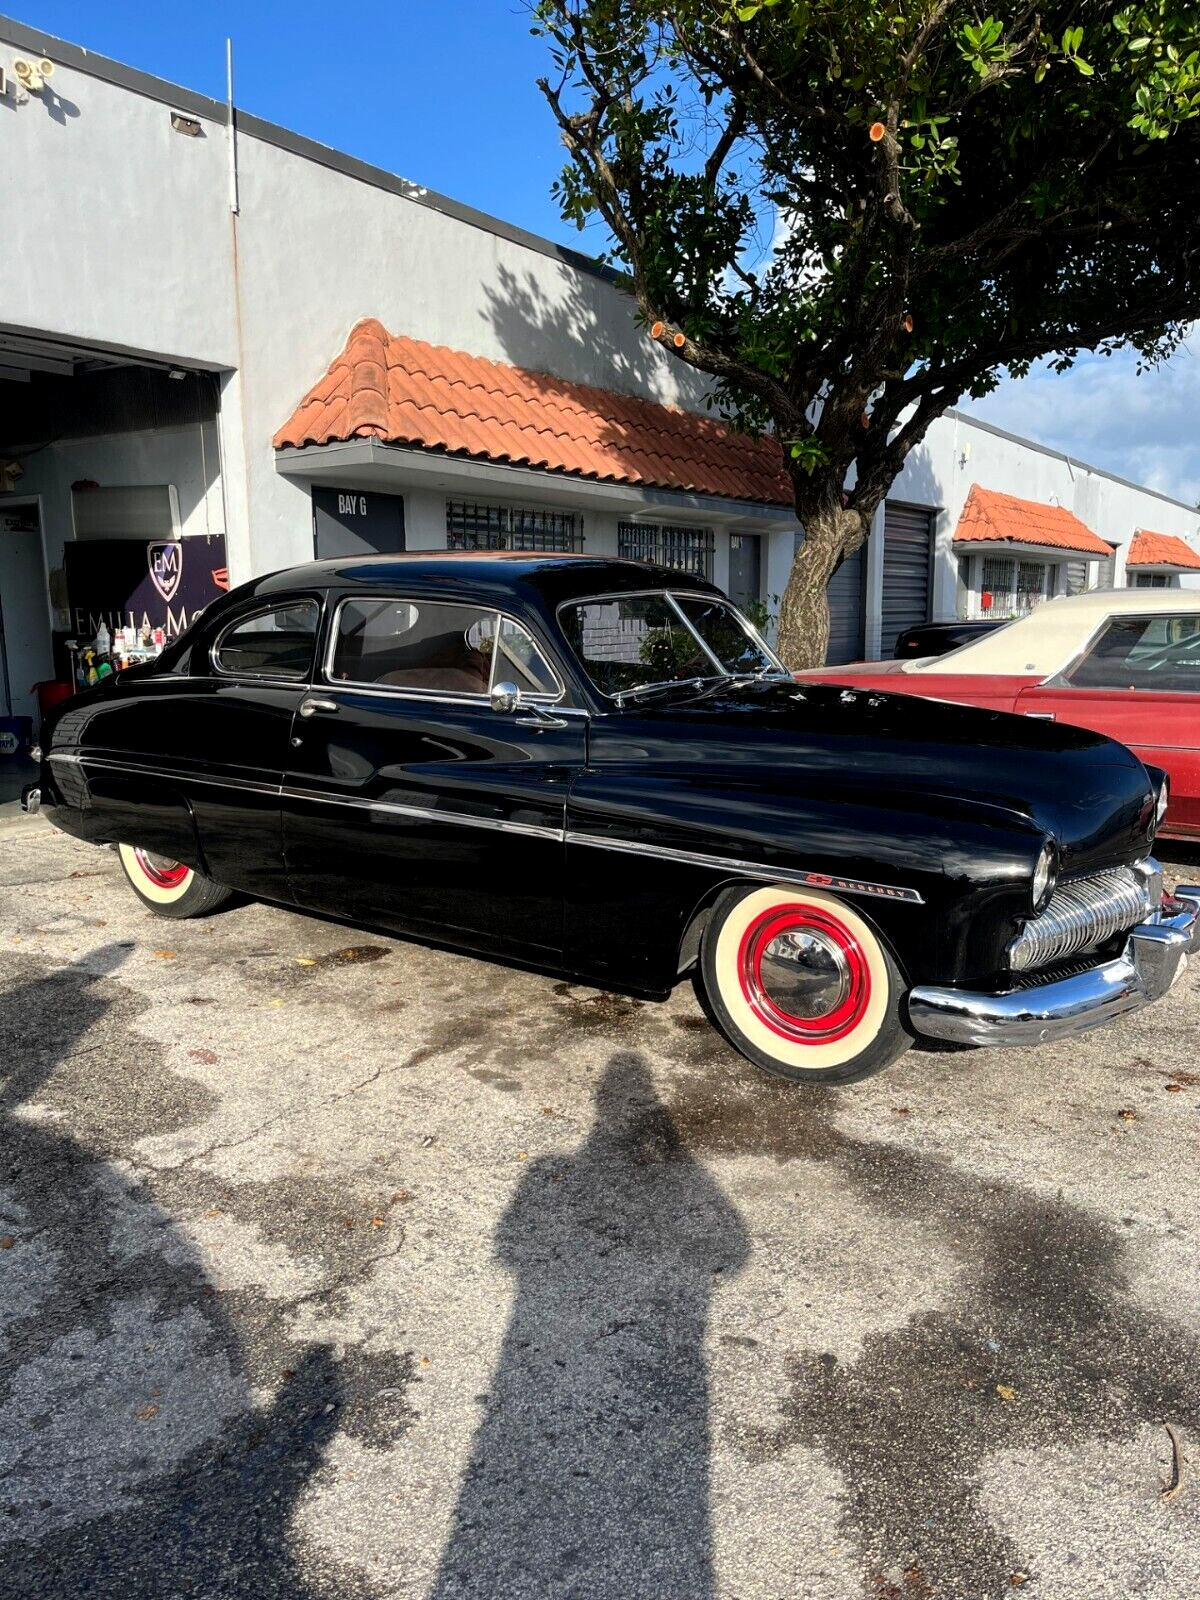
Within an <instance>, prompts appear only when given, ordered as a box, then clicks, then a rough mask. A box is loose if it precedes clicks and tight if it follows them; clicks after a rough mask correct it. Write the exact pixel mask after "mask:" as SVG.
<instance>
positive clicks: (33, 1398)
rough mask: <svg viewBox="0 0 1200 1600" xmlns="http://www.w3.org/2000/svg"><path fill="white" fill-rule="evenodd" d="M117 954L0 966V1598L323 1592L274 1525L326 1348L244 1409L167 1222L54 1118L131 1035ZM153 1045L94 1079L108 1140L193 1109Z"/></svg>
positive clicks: (318, 1454) (332, 1586) (343, 1372)
mask: <svg viewBox="0 0 1200 1600" xmlns="http://www.w3.org/2000/svg"><path fill="white" fill-rule="evenodd" d="M122 959H123V951H121V950H120V949H119V948H117V947H110V948H108V949H105V950H101V951H98V952H95V953H93V954H92V955H91V956H89V958H88V962H87V965H86V967H85V966H83V965H81V964H80V965H74V966H71V967H67V968H62V969H57V970H56V969H53V968H49V967H46V966H43V965H42V964H41V963H40V962H34V961H29V960H21V961H20V963H19V965H18V964H17V961H16V959H15V958H12V957H10V958H9V962H8V963H6V975H7V976H9V977H10V978H11V976H12V975H13V974H14V972H16V973H17V974H19V979H18V982H17V983H16V984H11V983H10V985H8V986H6V987H7V992H6V993H5V994H4V995H3V997H2V999H0V1222H2V1226H0V1233H3V1234H4V1235H5V1236H6V1237H7V1238H8V1240H9V1243H8V1244H7V1245H6V1247H5V1251H4V1255H3V1256H2V1257H0V1329H2V1330H3V1332H2V1336H0V1470H2V1472H3V1487H2V1488H0V1556H2V1558H3V1559H2V1560H0V1596H3V1597H6V1600H7V1597H13V1600H17V1597H19V1600H32V1597H33V1596H37V1597H39V1600H41V1597H45V1596H47V1595H54V1596H56V1597H62V1600H67V1597H75V1596H81V1597H82V1596H85V1595H86V1596H88V1597H89V1600H90V1597H96V1596H112V1597H114V1600H115V1597H117V1596H120V1597H121V1600H129V1597H133V1596H142V1595H145V1596H150V1595H153V1596H154V1597H155V1600H160V1597H174V1596H184V1595H189V1596H204V1597H205V1600H214V1597H223V1596H229V1597H232V1596H238V1597H247V1596H254V1597H255V1600H265V1597H272V1600H317V1597H318V1596H325V1595H332V1594H336V1595H337V1596H338V1597H339V1600H342V1597H344V1596H348V1595H354V1594H358V1593H361V1592H362V1591H361V1590H360V1588H359V1587H358V1586H357V1584H356V1583H355V1582H354V1581H353V1580H352V1579H347V1578H346V1577H345V1576H344V1575H339V1576H338V1578H337V1580H336V1582H332V1583H327V1582H326V1581H325V1577H327V1574H326V1575H325V1577H323V1576H322V1574H320V1573H318V1574H317V1575H316V1576H315V1577H314V1576H313V1575H312V1574H311V1573H309V1572H307V1571H305V1570H301V1566H300V1564H299V1563H298V1560H297V1559H296V1557H295V1554H294V1548H293V1543H292V1541H291V1539H290V1537H289V1522H290V1520H291V1518H292V1516H293V1514H294V1512H295V1509H296V1506H297V1503H298V1501H299V1500H300V1498H301V1496H302V1494H303V1493H304V1491H305V1489H306V1487H307V1486H308V1484H309V1482H310V1480H311V1478H312V1475H313V1473H314V1472H315V1471H316V1470H317V1468H318V1467H319V1465H320V1463H321V1460H322V1457H323V1452H324V1449H325V1446H326V1444H327V1443H328V1441H329V1439H330V1437H331V1435H332V1434H333V1433H334V1431H335V1429H337V1428H338V1427H339V1426H340V1425H342V1423H341V1419H340V1417H339V1409H340V1405H341V1399H342V1391H343V1388H344V1386H345V1384H346V1382H347V1377H348V1373H347V1367H346V1365H345V1364H340V1363H335V1361H334V1359H333V1355H332V1352H331V1351H330V1349H329V1348H328V1347H325V1346H309V1347H308V1348H307V1349H306V1350H304V1351H303V1352H297V1356H296V1358H295V1365H294V1368H293V1370H292V1371H291V1373H290V1374H285V1375H280V1376H281V1378H282V1381H281V1382H280V1383H279V1386H278V1389H277V1392H276V1395H275V1398H274V1399H272V1400H271V1401H269V1402H268V1403H267V1404H266V1405H264V1406H261V1407H259V1406H256V1405H255V1404H254V1397H253V1393H252V1385H251V1379H250V1376H249V1375H248V1371H247V1363H246V1360H245V1352H244V1351H243V1349H242V1346H241V1342H240V1340H239V1334H238V1329H237V1327H236V1326H235V1325H234V1323H233V1321H232V1320H231V1319H230V1317H229V1316H228V1315H227V1313H226V1312H225V1310H224V1309H223V1308H222V1303H221V1298H220V1297H219V1296H218V1295H217V1294H216V1292H215V1291H214V1289H213V1287H212V1286H211V1285H210V1284H209V1283H208V1282H207V1280H206V1278H205V1274H204V1271H203V1269H202V1266H201V1264H200V1262H199V1260H198V1259H197V1257H196V1255H195V1253H194V1250H193V1248H192V1246H191V1244H190V1241H189V1240H188V1238H187V1236H186V1234H185V1233H184V1232H182V1231H181V1230H180V1229H179V1228H178V1227H177V1225H176V1224H175V1222H174V1220H173V1219H172V1217H171V1216H170V1215H169V1214H168V1213H166V1212H164V1211H163V1210H162V1208H161V1207H159V1206H157V1205H156V1204H155V1202H154V1200H153V1198H152V1197H151V1196H150V1194H149V1192H148V1190H147V1189H146V1188H145V1187H144V1186H143V1185H142V1184H141V1182H140V1181H139V1180H138V1179H136V1178H135V1177H132V1176H130V1173H129V1170H128V1168H124V1167H118V1166H114V1165H113V1164H112V1163H111V1162H110V1161H108V1160H105V1159H104V1156H103V1153H102V1152H101V1151H98V1150H97V1149H94V1148H91V1147H90V1146H89V1145H88V1144H87V1143H85V1142H83V1141H82V1140H80V1139H79V1138H78V1137H76V1136H75V1130H74V1129H70V1124H71V1123H72V1122H74V1121H75V1120H76V1118H78V1119H79V1120H81V1121H83V1122H84V1123H86V1122H87V1120H88V1118H89V1116H104V1115H108V1116H110V1117H111V1116H112V1113H113V1108H112V1107H111V1106H108V1107H107V1108H100V1107H98V1105H97V1102H98V1101H99V1100H102V1099H104V1098H105V1096H106V1085H105V1074H104V1073H103V1072H102V1071H100V1070H98V1069H97V1068H96V1066H95V1063H96V1062H97V1060H99V1059H102V1058H101V1057H99V1056H98V1054H97V1053H98V1052H100V1051H103V1052H105V1054H106V1055H108V1056H109V1057H110V1058H111V1057H112V1056H114V1055H115V1056H117V1057H118V1058H119V1059H124V1058H125V1054H126V1052H129V1051H130V1038H129V1033H128V1024H129V1023H130V1022H132V1021H133V1019H134V1017H135V1016H136V1013H137V1011H138V1010H139V1009H140V1004H139V1003H138V1002H137V1001H136V1000H135V999H134V997H132V996H131V995H130V993H129V991H128V990H126V989H124V988H122V987H120V986H119V985H117V984H116V983H114V982H112V981H111V975H112V974H113V973H114V972H115V971H116V970H117V968H118V967H119V965H120V962H121V960H122ZM157 1050H158V1047H157V1046H156V1045H155V1044H154V1043H153V1042H152V1041H151V1040H149V1039H145V1038H141V1037H138V1038H137V1039H136V1055H135V1056H132V1060H133V1065H132V1067H131V1070H130V1072H129V1074H128V1075H127V1078H128V1080H130V1081H128V1082H127V1083H126V1084H121V1085H119V1086H118V1087H117V1088H116V1090H115V1091H114V1092H115V1093H117V1094H118V1095H120V1094H122V1093H123V1092H124V1090H125V1089H126V1088H127V1089H128V1099H127V1100H124V1101H123V1102H122V1104H121V1105H120V1106H119V1107H118V1108H117V1120H118V1121H119V1122H120V1125H121V1138H122V1141H123V1143H124V1145H125V1146H126V1147H128V1146H130V1145H131V1144H132V1142H133V1141H135V1140H136V1139H137V1138H139V1137H141V1136H143V1135H144V1134H146V1133H149V1132H151V1131H157V1132H161V1131H162V1130H163V1128H164V1127H167V1126H171V1125H178V1124H180V1123H182V1124H184V1125H186V1124H187V1123H189V1122H193V1121H197V1120H201V1119H202V1118H203V1116H204V1115H205V1114H206V1112H207V1110H208V1109H209V1106H208V1098H209V1097H208V1096H207V1095H206V1094H205V1092H204V1091H203V1090H200V1089H198V1088H197V1087H196V1086H195V1085H192V1084H186V1083H185V1081H184V1080H180V1079H178V1078H176V1077H175V1075H174V1074H171V1073H169V1072H166V1071H165V1070H163V1071H162V1072H161V1074H160V1073H159V1071H158V1063H157ZM60 1069H61V1071H60ZM56 1073H58V1074H59V1076H58V1078H57V1079H56V1082H55V1084H54V1085H53V1086H51V1085H50V1079H51V1078H52V1077H53V1076H54V1075H55V1074H56ZM139 1075H141V1076H142V1079H143V1081H142V1082H141V1083H139V1082H138V1081H137V1079H138V1076H139ZM64 1079H65V1080H66V1081H67V1082H68V1083H69V1085H70V1088H69V1093H70V1094H71V1095H75V1096H77V1097H78V1098H77V1099H76V1101H75V1103H74V1104H73V1105H72V1106H71V1107H70V1110H69V1111H68V1112H67V1113H66V1114H63V1112H62V1110H61V1107H60V1105H59V1104H58V1103H54V1104H52V1105H51V1108H50V1112H49V1115H47V1112H46V1109H45V1107H44V1103H43V1104H42V1105H39V1101H43V1102H44V1098H45V1097H47V1091H48V1090H49V1098H51V1099H52V1100H53V1097H54V1096H55V1094H56V1093H58V1092H59V1091H60V1090H61V1086H62V1084H63V1081H64ZM113 1081H114V1080H113V1079H112V1078H110V1079H109V1082H110V1084H111V1083H112V1082H113ZM154 1089H158V1090H160V1092H159V1093H158V1094H155V1093H154V1092H153V1090H154ZM173 1095H177V1098H176V1099H174V1100H172V1096H173ZM89 1100H90V1101H91V1104H90V1105H89V1103H88V1102H89ZM31 1112H32V1114H31ZM126 1113H128V1118H127V1117H126ZM69 1129H70V1131H69Z"/></svg>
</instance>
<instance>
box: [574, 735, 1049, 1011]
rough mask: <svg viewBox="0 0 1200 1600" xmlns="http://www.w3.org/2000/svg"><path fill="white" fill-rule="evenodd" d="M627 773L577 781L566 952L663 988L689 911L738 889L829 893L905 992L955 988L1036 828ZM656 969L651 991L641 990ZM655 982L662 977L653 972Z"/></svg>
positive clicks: (1020, 879) (986, 966) (976, 811)
mask: <svg viewBox="0 0 1200 1600" xmlns="http://www.w3.org/2000/svg"><path fill="white" fill-rule="evenodd" d="M718 776H719V779H720V781H719V782H717V783H715V784H714V783H713V782H712V780H711V778H706V777H704V776H703V775H701V774H697V773H696V772H695V770H681V771H676V772H664V770H663V769H662V768H661V767H657V768H656V769H654V770H652V771H651V770H647V769H646V768H645V767H639V766H638V765H636V764H631V765H630V766H629V767H627V768H615V767H613V766H605V767H604V768H602V769H591V770H589V771H587V772H584V773H582V774H581V775H580V776H579V777H578V778H577V780H576V781H575V783H574V784H573V785H572V788H571V792H570V796H569V798H568V809H567V883H568V885H569V888H568V904H567V942H568V948H570V949H572V950H573V951H574V952H576V953H577V954H578V955H579V956H580V957H582V956H583V955H584V954H585V952H587V951H588V950H589V949H590V950H591V951H592V953H593V954H596V953H599V956H600V957H601V958H602V960H603V962H604V965H605V969H606V970H611V971H612V972H613V973H614V975H616V974H617V973H620V974H621V975H622V980H623V981H632V979H631V978H630V977H629V972H630V971H631V970H632V968H633V967H636V968H637V970H638V971H639V972H640V973H641V977H642V980H643V981H646V982H648V983H650V986H651V987H658V986H661V987H667V986H669V983H670V982H671V981H672V980H673V977H674V974H675V973H676V971H677V969H678V957H679V948H680V942H681V940H682V937H683V934H684V932H685V930H686V929H687V927H688V924H689V922H690V921H691V919H692V918H693V916H694V915H695V912H696V909H697V907H699V906H702V905H703V904H704V903H705V901H706V899H708V898H711V897H712V895H713V894H714V893H715V892H716V891H717V890H719V888H721V887H723V886H725V885H727V884H729V883H736V882H738V881H747V882H750V881H756V880H757V881H760V882H770V881H783V882H788V883H795V884H796V885H797V887H798V888H802V887H803V885H804V884H805V883H809V884H811V885H812V886H813V887H825V888H828V889H829V890H830V892H832V893H834V894H838V895H844V896H845V897H846V898H847V899H848V900H851V901H852V902H853V904H854V905H855V907H856V908H857V909H858V910H859V911H860V912H861V913H862V914H863V915H864V916H866V917H867V918H868V920H869V921H870V922H871V923H872V925H873V926H874V927H875V928H876V929H877V930H878V932H879V933H880V934H881V936H882V937H883V938H884V939H885V940H886V941H887V943H888V944H889V945H890V946H891V948H892V950H893V952H894V954H895V956H896V959H897V961H898V963H899V965H900V967H901V970H902V971H903V972H904V974H905V976H906V978H907V979H908V981H909V982H910V983H932V982H938V983H949V982H962V981H967V980H971V979H976V978H982V977H986V976H990V975H992V974H994V973H995V972H996V971H998V970H999V969H1000V967H1001V965H1002V959H1003V951H1004V946H1005V945H1006V944H1007V942H1008V940H1009V939H1010V938H1011V937H1012V935H1013V933H1014V932H1015V931H1016V926H1017V920H1018V919H1019V918H1020V917H1022V916H1025V915H1028V912H1029V885H1030V881H1031V878H1032V873H1033V866H1034V862H1035V861H1036V859H1037V855H1038V851H1039V850H1040V849H1041V845H1042V841H1043V838H1044V835H1043V833H1042V832H1041V830H1040V829H1038V828H1037V827H1036V826H1035V825H1034V824H1033V823H1032V822H1030V821H1028V820H1027V819H1025V818H1021V817H1019V816H1016V815H1014V814H1012V813H1011V812H1008V811H1004V810H996V809H994V808H990V807H980V806H978V805H977V804H973V803H972V802H970V801H959V800H955V799H953V798H947V800H946V801H945V802H944V803H942V804H941V805H939V806H938V807H936V808H933V807H931V805H930V798H929V796H924V797H923V798H922V804H921V806H920V807H919V808H918V807H917V806H916V805H914V804H911V803H906V801H905V797H904V796H902V795H901V796H891V797H889V795H888V794H887V792H886V788H885V787H884V786H883V785H881V792H880V793H878V794H877V795H876V796H875V797H868V796H866V795H858V796H848V795H847V794H846V793H845V792H844V791H843V792H841V793H839V794H838V795H836V796H834V797H831V798H830V799H828V800H825V799H821V798H818V797H814V796H812V795H810V794H796V793H787V792H784V791H783V790H782V788H774V789H773V788H769V787H765V786H764V784H763V782H762V778H761V775H757V776H756V775H753V774H752V775H749V776H747V777H743V778H736V777H732V776H731V775H729V774H728V772H727V771H722V772H720V773H719V774H718ZM651 974H656V975H657V976H658V978H660V979H661V985H660V984H659V983H656V982H651V981H650V975H651ZM663 974H669V975H668V976H666V977H663Z"/></svg>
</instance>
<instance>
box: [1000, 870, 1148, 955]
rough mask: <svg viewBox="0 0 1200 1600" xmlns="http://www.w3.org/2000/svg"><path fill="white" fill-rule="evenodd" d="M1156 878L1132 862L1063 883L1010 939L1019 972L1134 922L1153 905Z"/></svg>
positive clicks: (1093, 942) (1072, 952)
mask: <svg viewBox="0 0 1200 1600" xmlns="http://www.w3.org/2000/svg"><path fill="white" fill-rule="evenodd" d="M1155 881H1156V880H1155V878H1154V876H1153V875H1151V874H1149V873H1146V872H1141V871H1138V870H1137V869H1136V868H1134V867H1116V868H1114V869H1113V870H1112V871H1109V872H1097V873H1095V874H1093V876H1091V877H1090V878H1076V879H1075V881H1074V882H1073V883H1060V884H1059V886H1058V888H1057V889H1055V891H1054V893H1053V894H1052V895H1051V897H1050V904H1049V905H1048V906H1047V907H1046V909H1045V910H1044V911H1043V912H1041V913H1040V914H1039V915H1038V916H1036V917H1031V918H1030V919H1029V921H1028V922H1027V923H1026V924H1025V926H1024V927H1023V928H1022V929H1021V931H1020V933H1019V934H1018V935H1017V936H1016V938H1015V939H1014V940H1013V941H1012V943H1011V944H1010V945H1009V947H1008V964H1009V966H1010V967H1012V968H1013V970H1014V971H1016V972H1027V971H1028V970H1029V969H1030V968H1031V967H1045V966H1049V965H1050V963H1051V962H1054V961H1065V960H1066V959H1067V958H1068V957H1070V956H1075V955H1079V954H1080V952H1081V951H1084V950H1094V949H1095V947H1096V946H1097V945H1100V944H1103V943H1104V941H1105V940H1106V939H1111V938H1112V937H1113V935H1114V934H1118V933H1122V932H1124V931H1125V930H1126V929H1128V928H1132V927H1134V926H1135V925H1136V924H1137V923H1139V922H1140V921H1141V920H1142V919H1143V917H1145V916H1146V914H1147V912H1149V911H1150V910H1152V909H1153V900H1154V886H1155ZM1158 881H1159V882H1161V879H1159V880H1158Z"/></svg>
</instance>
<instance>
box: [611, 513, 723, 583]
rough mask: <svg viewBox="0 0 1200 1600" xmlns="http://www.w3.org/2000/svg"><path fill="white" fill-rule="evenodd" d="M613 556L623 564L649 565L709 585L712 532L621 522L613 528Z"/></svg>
mask: <svg viewBox="0 0 1200 1600" xmlns="http://www.w3.org/2000/svg"><path fill="white" fill-rule="evenodd" d="M617 554H618V555H620V556H622V557H623V558H624V559H625V560H627V561H651V562H653V563H654V564H655V565H656V566H659V567H672V568H674V570H675V571H676V572H690V573H693V574H694V575H695V576H696V577H697V578H707V579H709V580H710V581H711V579H712V570H713V532H712V529H711V528H678V527H675V526H674V525H673V524H671V523H660V522H621V523H618V525H617Z"/></svg>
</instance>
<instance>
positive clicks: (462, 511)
mask: <svg viewBox="0 0 1200 1600" xmlns="http://www.w3.org/2000/svg"><path fill="white" fill-rule="evenodd" d="M446 548H447V550H582V549H583V526H582V519H577V518H576V517H575V515H574V513H573V512H570V511H545V510H541V509H538V508H535V507H533V506H487V505H476V504H474V503H473V502H471V501H467V500H447V501H446Z"/></svg>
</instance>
